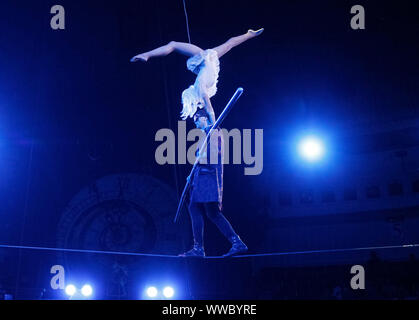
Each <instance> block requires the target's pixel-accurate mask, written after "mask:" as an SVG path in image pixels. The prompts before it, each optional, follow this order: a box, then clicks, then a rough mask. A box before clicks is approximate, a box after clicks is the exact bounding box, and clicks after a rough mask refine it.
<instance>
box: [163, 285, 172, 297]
mask: <svg viewBox="0 0 419 320" xmlns="http://www.w3.org/2000/svg"><path fill="white" fill-rule="evenodd" d="M174 294H175V290H173V288H172V287H166V288H164V289H163V295H164V296H165V297H166V298H171V297H173V295H174Z"/></svg>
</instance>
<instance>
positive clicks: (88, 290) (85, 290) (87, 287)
mask: <svg viewBox="0 0 419 320" xmlns="http://www.w3.org/2000/svg"><path fill="white" fill-rule="evenodd" d="M81 293H82V295H84V296H85V297H89V296H91V295H92V293H93V289H92V287H91V286H90V285H88V284H85V285H84V286H83V287H82V288H81Z"/></svg>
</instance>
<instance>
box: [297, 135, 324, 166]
mask: <svg viewBox="0 0 419 320" xmlns="http://www.w3.org/2000/svg"><path fill="white" fill-rule="evenodd" d="M298 152H299V154H300V155H301V156H302V157H303V158H305V159H306V160H308V161H316V160H319V159H320V158H321V157H322V156H323V155H324V152H325V148H324V144H323V142H322V141H321V140H320V139H318V138H316V137H314V136H309V137H305V138H304V139H302V140H301V141H300V143H299V144H298Z"/></svg>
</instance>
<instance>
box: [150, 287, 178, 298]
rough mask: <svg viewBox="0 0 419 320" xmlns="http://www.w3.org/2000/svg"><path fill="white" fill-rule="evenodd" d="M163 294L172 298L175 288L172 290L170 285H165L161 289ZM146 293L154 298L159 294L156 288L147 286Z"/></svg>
mask: <svg viewBox="0 0 419 320" xmlns="http://www.w3.org/2000/svg"><path fill="white" fill-rule="evenodd" d="M162 293H163V296H164V297H165V298H168V299H169V298H172V297H173V296H174V294H175V290H173V288H172V287H165V288H164V289H163V291H162ZM146 294H147V296H148V297H149V298H156V297H157V295H158V294H159V291H158V290H157V288H156V287H148V288H147V290H146Z"/></svg>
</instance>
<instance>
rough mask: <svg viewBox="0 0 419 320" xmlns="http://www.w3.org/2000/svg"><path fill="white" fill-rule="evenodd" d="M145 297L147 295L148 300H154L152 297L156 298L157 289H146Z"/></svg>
mask: <svg viewBox="0 0 419 320" xmlns="http://www.w3.org/2000/svg"><path fill="white" fill-rule="evenodd" d="M147 295H148V296H149V297H150V298H154V297H156V296H157V288H156V287H149V288H148V289H147Z"/></svg>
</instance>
